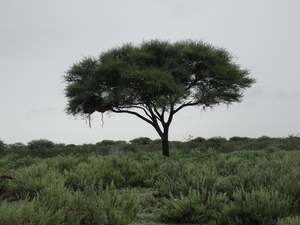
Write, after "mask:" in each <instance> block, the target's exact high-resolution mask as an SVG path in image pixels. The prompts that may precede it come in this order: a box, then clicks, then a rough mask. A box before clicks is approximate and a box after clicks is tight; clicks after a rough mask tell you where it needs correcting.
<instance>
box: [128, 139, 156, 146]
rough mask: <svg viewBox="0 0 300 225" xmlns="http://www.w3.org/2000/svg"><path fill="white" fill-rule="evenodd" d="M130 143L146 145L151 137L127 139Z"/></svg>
mask: <svg viewBox="0 0 300 225" xmlns="http://www.w3.org/2000/svg"><path fill="white" fill-rule="evenodd" d="M129 142H130V143H131V144H140V145H147V144H149V143H150V142H151V139H150V138H148V137H139V138H135V139H133V140H131V141H129Z"/></svg>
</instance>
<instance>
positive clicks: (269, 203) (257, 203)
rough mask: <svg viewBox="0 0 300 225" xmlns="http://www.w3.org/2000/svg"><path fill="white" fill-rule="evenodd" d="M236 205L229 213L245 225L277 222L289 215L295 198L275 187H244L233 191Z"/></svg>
mask: <svg viewBox="0 0 300 225" xmlns="http://www.w3.org/2000/svg"><path fill="white" fill-rule="evenodd" d="M233 198H234V200H233V203H234V206H233V207H232V208H230V209H229V210H228V211H227V213H228V216H230V217H231V218H232V219H233V220H234V219H239V221H242V224H243V225H252V224H264V225H273V224H276V222H277V219H278V218H281V217H286V216H288V214H289V212H290V209H291V207H292V204H293V199H292V198H291V197H289V196H288V195H285V194H281V193H280V192H279V191H277V190H276V189H274V188H265V187H260V188H259V187H257V188H256V189H253V190H252V191H251V192H247V191H245V190H244V189H243V188H239V189H237V190H236V191H235V192H234V193H233Z"/></svg>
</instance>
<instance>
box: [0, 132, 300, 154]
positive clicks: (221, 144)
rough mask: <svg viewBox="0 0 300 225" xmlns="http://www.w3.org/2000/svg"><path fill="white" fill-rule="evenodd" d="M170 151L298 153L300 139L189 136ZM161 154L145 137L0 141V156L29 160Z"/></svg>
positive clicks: (158, 144) (155, 142)
mask: <svg viewBox="0 0 300 225" xmlns="http://www.w3.org/2000/svg"><path fill="white" fill-rule="evenodd" d="M170 148H172V149H177V150H180V151H183V152H192V151H199V152H207V151H208V150H210V151H211V150H213V151H215V152H217V153H229V152H233V151H241V150H249V151H251V150H266V151H275V150H286V151H290V150H300V137H298V135H297V136H294V135H289V136H288V137H284V138H278V137H277V138H272V137H268V136H261V137H259V138H249V137H239V136H234V137H231V138H229V139H226V138H224V137H211V138H207V139H206V138H203V137H196V138H193V137H192V136H189V138H188V139H186V141H184V142H182V141H170ZM160 150H161V140H160V139H156V140H152V139H150V138H148V137H138V138H135V139H133V140H130V141H129V142H126V141H114V140H102V141H101V142H97V143H95V144H82V145H75V144H67V145H66V144H62V143H54V142H52V141H49V140H47V139H39V140H32V141H30V142H28V143H27V144H24V143H21V142H16V143H13V144H6V143H5V142H4V141H2V140H0V155H7V154H17V155H20V156H32V157H42V158H47V157H54V156H57V155H69V154H99V155H110V154H117V153H119V152H123V153H126V152H130V153H132V152H134V153H135V152H136V153H137V152H141V151H147V152H156V151H160Z"/></svg>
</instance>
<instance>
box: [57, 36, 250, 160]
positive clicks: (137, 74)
mask: <svg viewBox="0 0 300 225" xmlns="http://www.w3.org/2000/svg"><path fill="white" fill-rule="evenodd" d="M249 73H250V72H249V71H248V70H247V69H241V67H240V65H238V64H236V63H235V57H234V56H233V55H232V54H230V53H229V52H228V51H227V50H226V49H224V48H217V47H214V46H212V45H210V44H207V43H203V42H202V41H192V40H182V41H177V42H174V43H170V42H169V41H161V40H151V41H144V42H143V43H141V44H140V45H134V44H130V43H129V44H124V45H123V46H121V47H115V48H112V49H110V50H108V51H106V52H102V53H101V54H100V55H99V57H98V58H91V57H86V58H84V59H83V60H81V61H80V62H78V63H75V64H73V65H72V66H71V67H70V69H69V70H68V71H67V72H66V74H65V75H64V76H63V80H64V82H66V83H67V85H66V88H65V94H66V97H67V98H68V103H67V107H66V112H67V114H70V115H73V116H76V115H81V116H82V115H83V116H85V117H86V118H87V119H88V120H89V124H90V121H91V120H90V115H91V114H92V113H94V112H96V111H98V112H101V113H103V112H106V111H112V112H115V113H129V114H132V115H135V116H137V117H138V118H140V119H142V120H144V121H145V122H147V123H148V124H150V125H152V126H153V127H154V128H155V130H156V131H157V133H158V134H159V135H160V137H161V138H162V140H163V141H164V142H165V143H166V142H168V133H169V132H168V130H169V126H170V124H171V121H172V119H173V116H174V114H175V113H177V112H178V111H179V110H181V109H182V108H184V107H188V106H202V107H204V108H205V107H211V108H213V107H215V106H217V105H220V104H226V105H230V104H231V103H233V102H240V101H241V99H242V97H243V91H244V90H245V89H246V88H249V87H251V85H252V84H253V83H255V80H254V79H253V78H250V77H249V76H248V75H249ZM162 146H163V155H164V156H169V148H168V145H167V144H164V145H162ZM210 147H213V146H210Z"/></svg>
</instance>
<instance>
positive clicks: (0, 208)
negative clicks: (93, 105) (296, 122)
mask: <svg viewBox="0 0 300 225" xmlns="http://www.w3.org/2000/svg"><path fill="white" fill-rule="evenodd" d="M160 144H161V143H160V140H151V139H149V138H146V137H141V138H136V139H134V140H132V141H130V142H129V143H127V142H125V141H112V140H104V141H101V142H99V143H96V144H85V145H80V146H77V145H64V144H55V143H53V142H51V141H48V140H44V139H41V140H33V141H31V142H29V143H27V144H22V143H15V144H5V143H4V142H3V141H1V142H0V156H1V158H0V175H1V177H0V224H4V225H5V224H10V225H14V224H15V225H19V224H20V225H21V224H22V225H23V224H24V225H25V224H26V225H27V224H28V225H29V224H32V225H34V224H45V225H46V224H49V225H56V224H63V225H67V224H70V225H71V224H72V225H73V224H78V225H81V224H95V225H96V224H97V225H99V224H100V225H101V224H102V225H106V224H109V225H125V224H131V225H138V224H148V225H151V224H153V225H154V224H207V225H227V224H228V225H229V224H231V225H248V224H249V225H253V224H258V225H259V224H261V225H296V224H297V225H298V224H299V222H300V170H299V166H300V151H299V150H300V138H299V137H297V136H293V135H290V136H289V137H287V138H270V137H266V136H263V137H260V138H256V139H251V138H246V137H232V138H230V139H229V140H227V139H225V138H222V137H214V138H209V139H204V138H201V137H197V138H192V137H189V139H188V140H187V141H185V142H177V141H172V142H170V148H171V150H172V157H170V158H167V157H162V156H161V153H160V151H161V145H160Z"/></svg>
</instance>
